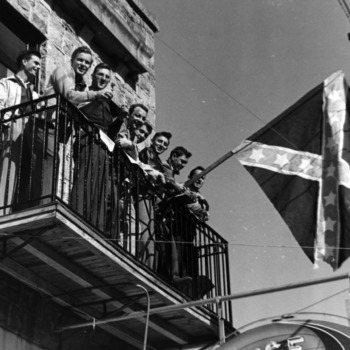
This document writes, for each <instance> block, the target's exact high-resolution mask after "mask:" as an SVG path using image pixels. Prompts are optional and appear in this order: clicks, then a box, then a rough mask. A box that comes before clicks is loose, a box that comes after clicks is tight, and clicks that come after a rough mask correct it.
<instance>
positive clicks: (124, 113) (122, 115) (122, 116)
mask: <svg viewBox="0 0 350 350" xmlns="http://www.w3.org/2000/svg"><path fill="white" fill-rule="evenodd" d="M128 117H129V108H128V106H127V105H122V106H121V111H120V114H119V115H118V118H119V119H125V118H128Z"/></svg>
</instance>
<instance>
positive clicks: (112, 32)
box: [4, 0, 158, 202]
mask: <svg viewBox="0 0 350 350" xmlns="http://www.w3.org/2000/svg"><path fill="white" fill-rule="evenodd" d="M4 1H5V2H6V3H7V4H8V5H10V6H11V7H12V8H13V9H14V10H15V11H17V12H18V14H19V15H20V16H22V17H24V18H25V19H26V20H27V21H28V22H30V23H31V24H32V26H34V27H35V28H36V29H37V30H38V31H39V32H40V33H41V34H42V35H43V37H45V40H44V41H43V42H41V43H40V52H41V54H42V67H41V71H40V77H39V93H42V92H43V91H44V89H45V86H46V84H47V81H48V79H49V76H50V73H51V72H52V71H53V70H54V68H55V67H56V66H58V65H65V64H70V58H71V54H72V52H73V51H74V49H75V48H77V47H79V46H82V45H86V46H89V47H90V48H91V49H92V51H93V56H94V57H93V59H94V63H93V67H92V68H91V69H90V71H89V72H88V73H87V74H86V76H85V78H86V80H87V82H88V83H90V81H91V73H92V71H93V68H94V66H95V65H96V64H98V63H100V62H101V61H103V62H106V63H108V64H109V65H110V66H111V68H112V69H113V71H114V73H115V74H113V78H114V79H113V83H114V84H115V87H114V98H113V101H114V102H115V103H116V104H117V105H118V106H119V107H120V106H121V105H127V106H130V105H131V104H133V103H143V104H145V105H146V106H147V107H148V108H149V113H148V119H149V121H150V122H151V124H153V125H154V126H155V77H154V33H155V32H156V31H157V30H158V27H157V23H156V21H155V20H154V19H153V17H152V16H151V15H150V14H148V13H147V10H146V9H145V8H144V7H143V6H142V4H141V3H140V2H139V1H138V0H4ZM146 145H149V140H147V141H146V142H145V145H144V146H146ZM61 148H62V147H61ZM68 148H69V146H68ZM60 158H61V159H63V158H65V159H66V161H65V162H64V164H65V165H66V169H65V170H64V173H65V174H70V172H69V169H68V167H69V165H70V164H71V162H70V151H69V149H67V146H65V151H64V152H63V150H62V149H61V150H60ZM62 166H63V163H62V162H61V163H60V174H61V173H62ZM69 178H70V179H71V176H69V175H65V176H64V180H63V181H59V187H58V193H63V198H62V196H61V199H63V200H64V201H65V202H68V198H69V193H70V189H71V186H72V184H71V181H69ZM62 186H63V191H62Z"/></svg>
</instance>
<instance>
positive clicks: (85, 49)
mask: <svg viewBox="0 0 350 350" xmlns="http://www.w3.org/2000/svg"><path fill="white" fill-rule="evenodd" d="M80 53H87V54H89V55H90V56H91V64H92V62H93V60H92V51H91V49H90V48H89V47H87V46H80V47H78V48H76V49H75V50H74V51H73V53H72V57H71V61H74V60H75V58H76V57H77V56H78V55H79V54H80Z"/></svg>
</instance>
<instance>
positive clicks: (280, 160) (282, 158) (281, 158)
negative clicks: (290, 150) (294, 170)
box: [274, 153, 289, 168]
mask: <svg viewBox="0 0 350 350" xmlns="http://www.w3.org/2000/svg"><path fill="white" fill-rule="evenodd" d="M274 163H275V164H277V165H279V166H280V168H283V167H284V166H285V165H286V164H288V163H289V159H288V155H287V154H286V153H284V154H282V155H281V154H277V157H276V160H275V161H274Z"/></svg>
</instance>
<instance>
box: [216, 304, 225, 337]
mask: <svg viewBox="0 0 350 350" xmlns="http://www.w3.org/2000/svg"><path fill="white" fill-rule="evenodd" d="M217 308H218V313H217V315H218V324H219V341H220V344H223V343H225V324H224V319H223V314H222V301H221V300H220V299H219V298H218V299H217Z"/></svg>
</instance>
